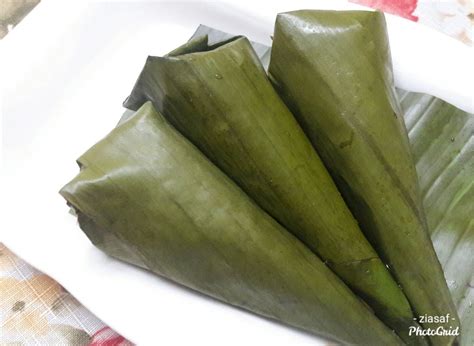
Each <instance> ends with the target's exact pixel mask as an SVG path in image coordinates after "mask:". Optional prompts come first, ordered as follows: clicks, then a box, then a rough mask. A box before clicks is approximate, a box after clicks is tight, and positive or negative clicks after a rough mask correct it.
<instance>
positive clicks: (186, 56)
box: [125, 36, 424, 344]
mask: <svg viewBox="0 0 474 346" xmlns="http://www.w3.org/2000/svg"><path fill="white" fill-rule="evenodd" d="M147 100H150V101H152V102H153V104H154V105H155V107H156V108H157V109H158V110H159V111H160V112H162V114H163V115H164V116H165V117H166V118H167V119H168V120H169V122H170V123H172V124H173V125H174V126H175V127H176V128H177V130H178V131H180V132H181V133H182V134H183V135H184V136H185V137H186V138H188V139H189V140H190V141H191V142H192V143H193V144H195V145H196V146H197V147H198V148H199V149H200V150H201V151H202V152H203V153H204V154H205V155H206V156H207V157H208V158H209V159H210V160H211V161H212V162H213V163H214V164H216V166H218V167H219V168H220V169H221V170H222V171H223V172H224V173H226V174H227V175H228V176H230V177H231V178H232V179H233V180H234V181H235V182H237V184H238V185H239V186H240V187H241V188H242V189H243V190H244V191H245V192H246V193H247V194H248V195H249V196H250V197H251V198H253V199H254V200H255V201H256V202H257V204H259V205H260V206H261V207H262V208H263V209H264V210H265V211H267V212H268V213H269V214H270V215H271V216H273V217H274V218H275V219H276V220H277V221H279V222H280V223H281V224H282V225H283V226H284V227H285V228H286V229H288V230H289V231H290V232H292V233H293V234H294V235H296V237H297V238H299V239H300V240H302V241H303V242H304V243H305V244H306V245H307V246H308V247H309V248H310V249H311V250H313V251H314V252H315V253H316V254H317V255H319V256H320V258H322V259H323V260H324V261H325V262H326V263H327V265H328V266H329V267H330V268H331V269H332V270H333V271H334V272H335V273H336V274H337V275H338V276H339V277H340V278H342V279H343V281H344V282H345V283H347V284H348V285H349V286H350V287H351V288H352V289H353V290H354V291H355V292H356V293H357V294H358V295H360V296H361V297H362V298H363V299H364V300H365V301H366V302H367V303H368V304H369V305H370V306H371V307H372V308H373V309H374V311H375V313H376V314H377V316H378V317H379V318H381V319H382V320H383V321H384V322H385V323H387V325H388V326H389V327H390V328H392V329H394V330H395V331H396V332H397V333H398V334H399V335H403V336H405V334H406V333H408V330H409V328H410V327H416V326H418V324H417V323H416V321H414V320H413V313H412V311H411V308H410V305H409V303H408V301H407V299H406V297H405V296H404V294H403V292H402V291H401V290H400V288H399V287H398V285H397V283H396V282H395V280H394V279H393V278H392V276H391V275H390V273H389V272H388V270H387V268H386V267H385V265H384V264H383V263H382V261H381V260H380V258H379V257H378V255H377V253H376V252H375V251H374V249H373V248H372V246H371V245H370V244H369V242H368V241H367V239H366V238H365V237H364V235H363V233H362V232H361V231H360V229H359V228H358V225H357V223H356V221H355V220H354V218H353V216H352V214H351V213H350V211H349V209H348V208H347V206H346V205H345V203H344V201H343V199H342V197H341V195H340V193H339V192H338V190H337V188H336V186H335V184H334V182H333V181H332V179H331V177H330V175H329V173H328V172H327V170H326V168H325V167H324V165H323V163H322V162H321V160H320V158H319V157H318V154H317V153H316V151H315V150H314V149H313V147H312V145H311V143H310V141H309V140H308V138H307V137H306V136H305V134H304V132H303V131H302V129H301V127H300V126H299V125H298V123H297V121H296V120H295V119H294V117H293V115H292V114H291V113H290V111H289V110H288V108H287V107H286V106H285V104H284V103H283V102H282V101H281V99H280V98H279V96H278V95H277V93H276V92H275V90H274V89H273V87H272V85H271V83H270V81H269V80H268V78H267V76H266V73H265V71H264V69H263V67H262V66H261V64H260V62H259V60H258V57H257V55H256V54H255V52H254V50H253V49H252V46H251V45H250V43H249V41H248V40H247V39H246V38H244V37H234V38H230V39H228V40H226V41H224V42H221V43H218V44H216V45H209V44H208V42H207V37H205V36H203V37H197V38H195V39H193V40H191V41H189V42H188V43H187V44H185V45H183V46H181V47H179V48H177V49H176V50H175V51H173V52H171V53H169V54H168V55H167V56H164V57H149V58H148V60H147V62H146V64H145V67H144V69H143V71H142V72H141V74H140V76H139V78H138V81H137V82H136V85H135V87H134V89H133V90H132V93H131V95H130V96H129V98H128V99H127V100H126V102H125V106H126V107H127V108H129V109H133V110H136V109H138V108H139V107H140V105H141V104H143V102H145V101H147ZM406 340H407V341H410V342H414V343H416V342H418V343H420V344H424V342H423V341H422V340H423V339H422V338H414V337H411V338H406ZM416 340H418V341H416Z"/></svg>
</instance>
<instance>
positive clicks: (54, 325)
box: [0, 0, 474, 346]
mask: <svg viewBox="0 0 474 346" xmlns="http://www.w3.org/2000/svg"><path fill="white" fill-rule="evenodd" d="M1 1H2V3H1V4H0V10H1V11H0V38H1V37H2V36H4V35H6V34H7V33H8V31H9V30H11V29H12V28H13V26H14V25H15V24H17V23H18V22H19V21H20V20H21V19H22V18H23V17H24V15H25V13H27V12H28V11H29V10H31V8H32V7H33V6H34V5H35V4H37V3H38V2H39V1H40V0H1ZM352 2H355V3H359V4H362V5H366V6H370V7H372V8H377V9H380V10H382V11H385V12H388V13H393V14H397V15H399V16H402V17H405V18H408V19H410V20H413V21H417V22H420V23H423V24H426V25H429V26H432V27H434V28H436V29H438V30H440V31H442V32H444V33H446V34H448V35H450V36H452V37H454V38H456V39H457V40H459V41H461V42H464V43H465V44H467V45H470V46H472V45H473V41H474V0H444V1H443V0H441V1H436V0H418V1H417V0H352ZM15 5H17V6H15ZM20 6H23V8H24V11H26V12H24V13H22V12H21V11H20V10H19V8H20ZM6 343H15V344H41V345H45V344H47V345H51V344H61V345H94V346H98V345H104V346H119V345H120V346H125V345H132V343H131V342H129V341H127V340H126V339H125V338H123V337H122V336H120V335H119V334H117V333H116V332H115V331H114V330H112V329H111V328H109V327H108V326H106V325H105V324H104V323H103V322H102V321H101V320H99V319H98V318H97V317H96V316H94V315H93V314H92V313H91V312H90V311H89V310H87V309H86V308H85V307H84V306H82V305H81V303H79V302H78V301H77V300H76V299H75V298H74V297H73V296H72V295H71V294H69V293H68V292H67V291H66V290H65V289H64V288H63V287H61V285H60V284H58V283H57V282H56V281H55V280H53V279H52V278H50V277H48V276H47V275H45V274H43V273H41V272H39V271H38V270H36V269H34V268H33V267H32V266H30V265H29V264H27V263H25V262H24V261H23V260H21V259H20V258H19V257H17V256H16V255H14V254H13V253H12V252H10V251H9V250H8V249H7V248H6V247H5V246H4V245H2V244H1V243H0V344H6Z"/></svg>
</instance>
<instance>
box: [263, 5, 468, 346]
mask: <svg viewBox="0 0 474 346" xmlns="http://www.w3.org/2000/svg"><path fill="white" fill-rule="evenodd" d="M269 73H270V76H271V78H272V80H273V81H274V84H275V86H276V88H277V90H278V91H279V92H280V95H281V96H282V98H283V99H284V100H285V102H286V103H287V105H288V106H289V108H290V109H291V110H292V112H293V113H294V114H295V116H296V118H297V119H298V121H299V123H300V124H301V126H302V127H303V129H304V130H305V132H306V134H307V135H308V137H309V138H310V139H311V141H312V143H313V145H314V147H315V148H316V149H317V151H318V152H319V154H320V155H321V158H322V159H323V160H324V162H325V164H326V166H327V167H328V169H329V171H330V173H331V174H332V176H333V178H334V180H335V182H336V183H337V185H338V187H339V189H340V191H341V193H342V194H343V196H344V198H345V200H346V202H347V203H348V205H349V206H350V208H351V210H352V211H353V213H354V215H355V216H356V218H357V219H358V221H359V224H360V225H361V228H362V229H363V231H364V232H365V234H366V235H367V238H368V239H369V240H370V241H371V243H372V244H373V245H374V247H375V248H376V250H377V252H378V254H379V255H380V256H381V257H382V259H383V260H384V261H386V263H387V264H389V266H390V268H391V270H392V271H393V273H394V275H395V277H396V278H397V280H398V282H399V283H400V284H401V286H402V288H403V290H404V292H405V294H406V296H407V297H408V299H409V301H410V303H411V305H412V307H413V309H414V310H415V312H416V313H417V314H418V315H424V314H427V315H430V316H442V315H446V314H448V313H449V314H450V320H449V322H447V323H445V324H444V323H443V324H436V323H434V324H425V325H424V327H425V328H433V329H436V328H437V327H443V328H445V329H447V330H449V329H450V328H451V327H452V328H456V327H458V325H459V321H458V318H457V315H456V310H455V308H454V306H453V303H452V300H451V297H450V294H449V291H448V289H447V286H446V282H445V280H444V277H443V272H442V270H441V267H440V265H439V261H438V259H437V257H436V254H435V252H434V250H433V245H432V243H431V241H430V238H429V234H428V231H427V227H426V221H425V216H424V212H423V208H422V205H421V198H420V193H419V187H418V181H417V176H416V171H415V167H414V164H413V160H412V156H411V153H410V147H409V142H408V137H407V132H406V129H405V126H404V122H403V118H402V114H401V112H400V110H399V106H398V104H397V98H396V96H395V90H394V86H393V76H392V67H391V60H390V51H389V46H388V40H387V34H386V28H385V21H384V17H383V15H382V14H381V13H379V12H365V11H351V12H335V11H297V12H290V13H284V14H280V15H279V16H278V17H277V21H276V26H275V33H274V41H273V48H272V54H271V60H270V66H269ZM453 339H454V337H453V336H440V337H433V338H432V341H433V342H434V343H435V344H440V345H446V344H449V343H450V342H452V341H453Z"/></svg>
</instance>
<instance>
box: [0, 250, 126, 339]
mask: <svg viewBox="0 0 474 346" xmlns="http://www.w3.org/2000/svg"><path fill="white" fill-rule="evenodd" d="M0 344H2V345H4V344H15V345H74V346H80V345H91V346H99V345H101V346H129V345H132V343H130V342H129V341H127V340H126V339H124V338H123V337H122V336H120V335H119V334H117V333H116V332H115V331H113V330H112V329H110V328H109V327H107V326H106V325H105V324H104V323H103V322H102V321H101V320H99V319H98V318H97V317H95V316H94V315H93V314H92V313H91V312H90V311H88V310H87V309H86V308H85V307H84V306H83V305H81V304H80V303H79V302H78V301H77V300H76V299H75V298H74V297H73V296H72V295H71V294H70V293H68V292H67V291H66V290H65V289H64V288H63V287H61V285H59V284H58V283H57V282H56V281H54V280H53V279H51V278H50V277H49V276H47V275H45V274H43V273H41V272H39V271H38V270H36V269H34V268H33V267H31V266H30V265H28V264H27V263H25V262H24V261H23V260H21V259H20V258H18V257H17V256H15V255H14V254H13V253H12V252H11V251H9V250H8V249H7V248H6V247H5V246H4V245H3V244H1V243H0Z"/></svg>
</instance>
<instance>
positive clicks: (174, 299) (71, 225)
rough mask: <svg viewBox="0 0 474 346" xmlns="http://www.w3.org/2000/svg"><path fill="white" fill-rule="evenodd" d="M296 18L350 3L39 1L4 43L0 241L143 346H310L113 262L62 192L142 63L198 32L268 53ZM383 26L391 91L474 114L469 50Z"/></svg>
mask: <svg viewBox="0 0 474 346" xmlns="http://www.w3.org/2000/svg"><path fill="white" fill-rule="evenodd" d="M301 8H334V9H349V8H359V7H358V6H355V5H351V4H347V3H345V2H343V3H339V2H334V1H330V2H329V1H328V2H325V1H316V0H311V1H287V2H279V1H272V2H268V3H267V2H265V4H263V2H262V3H260V2H257V1H242V0H240V1H226V2H221V3H216V2H212V3H204V2H193V3H182V2H181V3H179V2H167V3H152V2H137V1H133V2H122V3H117V2H101V3H97V2H96V3H86V2H84V1H81V2H71V1H59V2H56V1H48V0H43V1H42V3H41V4H40V5H38V7H37V8H36V9H35V10H34V11H33V12H32V13H31V14H30V15H29V16H28V17H27V18H26V19H25V20H24V22H22V23H21V24H20V25H19V26H18V27H17V28H15V29H14V30H13V32H11V33H10V34H9V35H8V36H7V37H6V38H5V40H4V41H1V43H0V44H1V49H2V53H1V54H0V56H1V57H2V60H3V61H2V62H1V63H0V66H2V67H3V70H4V71H2V74H1V76H2V77H1V81H2V83H4V88H3V89H4V90H3V109H2V111H3V127H4V131H3V151H2V153H3V159H4V165H3V170H2V172H3V175H4V177H3V182H4V186H3V193H2V197H3V199H4V202H5V206H4V208H3V209H2V211H3V213H2V223H3V225H2V227H1V235H0V240H1V241H3V242H4V243H5V244H6V245H7V246H8V247H9V248H10V249H12V250H13V251H14V252H16V253H17V254H18V255H19V256H21V257H23V258H24V259H25V260H26V261H28V262H30V263H31V264H33V265H34V266H36V267H37V268H38V269H40V270H42V271H44V272H46V273H47V274H49V275H51V276H52V277H54V278H55V279H56V280H58V281H59V282H60V283H61V284H62V285H63V286H65V287H66V288H67V289H68V290H69V291H71V293H72V294H73V295H75V296H76V297H77V298H78V299H79V300H80V301H81V302H82V303H84V304H85V305H86V306H87V307H88V308H90V309H91V310H92V311H93V312H94V313H95V314H97V315H98V316H99V317H100V318H101V319H103V320H104V321H105V322H106V323H108V324H109V325H110V326H111V327H113V328H115V329H116V330H117V331H118V332H119V333H121V334H122V335H124V336H125V337H127V338H129V339H130V340H132V341H134V342H137V343H139V344H141V345H148V344H149V345H153V344H161V345H166V346H170V345H191V344H193V345H204V344H205V345H209V346H212V345H223V344H225V345H257V344H272V345H285V346H286V345H293V344H298V345H304V344H312V345H314V341H315V339H314V337H313V336H309V335H308V334H305V333H302V332H300V331H297V330H295V329H292V328H289V327H285V326H282V325H280V324H278V323H275V322H272V321H268V320H266V319H263V318H260V317H258V316H255V315H252V314H250V313H246V312H244V311H242V310H239V309H235V308H233V307H230V306H227V305H225V304H222V303H219V302H216V301H214V300H212V299H208V298H205V297H203V296H201V295H199V294H195V293H193V292H190V291H189V290H186V289H183V288H181V287H178V286H176V285H174V284H172V283H169V282H168V281H166V280H163V279H160V278H157V277H156V276H154V275H151V274H149V273H146V272H144V271H141V270H137V269H136V268H133V267H130V266H128V265H125V264H123V263H120V262H118V261H116V260H113V259H110V258H108V257H107V256H105V255H103V254H102V253H101V252H99V251H98V250H96V249H95V248H94V247H93V246H92V245H91V244H90V242H89V241H88V239H87V238H86V237H85V235H84V234H83V233H82V232H81V231H80V229H79V227H78V226H77V224H76V221H75V219H74V218H73V217H72V216H71V215H69V214H68V212H67V211H68V208H67V207H66V205H65V202H64V200H62V198H61V197H60V196H59V195H58V193H57V191H58V190H59V188H60V187H61V186H62V185H63V184H64V183H66V182H67V181H69V180H70V179H71V178H72V177H73V176H74V175H75V174H76V173H77V167H76V165H75V162H74V160H75V159H76V158H77V157H78V156H79V155H80V154H82V153H83V152H84V151H85V150H86V149H88V148H89V147H90V146H91V145H92V144H94V143H95V142H96V141H97V140H98V139H100V138H101V137H103V136H104V135H105V134H107V132H108V131H110V130H111V129H112V128H113V127H114V126H115V124H116V123H117V121H118V119H119V117H120V116H121V114H122V113H123V108H122V107H121V103H122V101H123V100H124V98H125V97H126V96H127V95H128V93H129V92H130V90H131V88H132V86H133V84H134V82H135V79H136V78H137V76H138V73H139V72H140V70H141V68H142V66H143V64H144V61H145V58H146V57H147V55H149V54H152V55H161V54H163V53H166V52H168V51H170V50H171V49H173V48H175V47H176V46H178V45H180V44H181V43H183V42H185V41H186V40H187V39H188V38H189V37H190V36H191V34H192V33H193V31H194V30H195V28H196V27H197V26H198V24H201V23H202V24H206V25H208V26H211V27H215V28H218V29H221V30H223V31H227V32H231V33H241V34H245V35H248V37H249V38H250V39H252V40H255V41H260V42H262V43H266V44H270V35H271V33H272V28H273V22H274V19H275V15H276V13H278V12H282V11H287V10H295V9H301ZM387 20H388V28H389V33H390V42H391V46H392V53H393V61H394V68H395V75H396V81H397V84H398V85H399V86H401V87H403V88H405V89H410V90H415V91H421V92H427V93H431V94H434V95H436V96H438V97H441V98H443V99H445V100H447V101H449V102H451V103H453V104H455V105H457V106H458V107H461V108H463V109H465V110H467V111H470V112H473V110H474V106H473V98H472V92H473V90H474V88H473V81H474V77H473V75H472V66H470V65H469V62H472V61H474V58H473V54H472V53H473V52H472V50H470V49H468V48H467V47H466V46H463V45H462V44H461V43H458V42H455V41H454V40H452V39H450V38H448V37H446V36H444V35H442V34H438V33H437V32H434V31H432V30H431V29H428V28H425V27H423V26H421V25H417V24H414V23H411V22H408V21H405V20H403V19H399V18H395V17H391V16H388V18H387ZM341 318H342V316H341Z"/></svg>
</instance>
